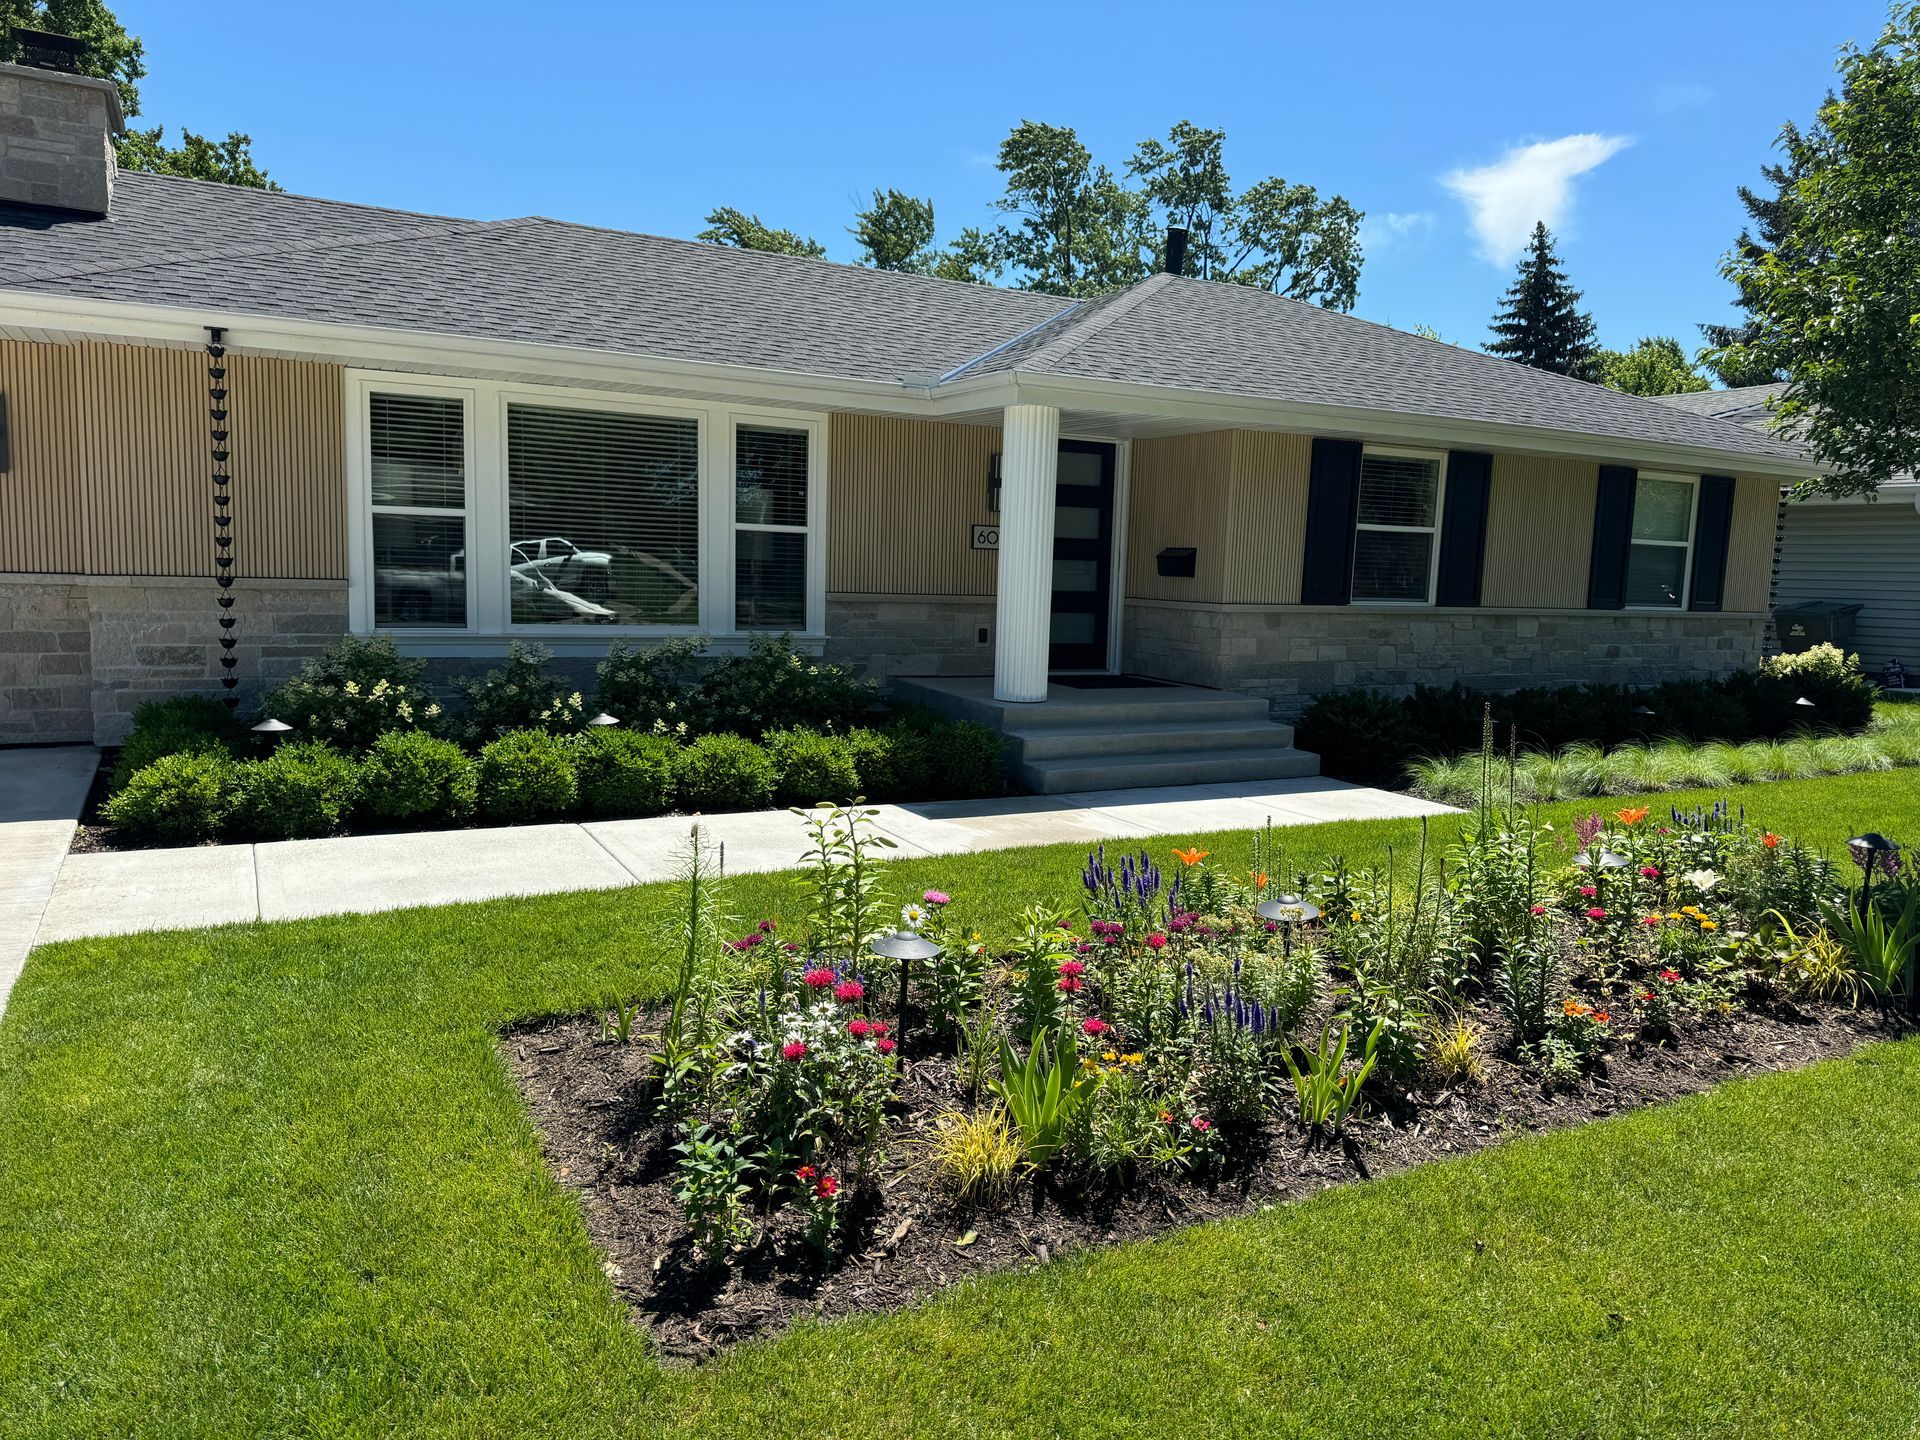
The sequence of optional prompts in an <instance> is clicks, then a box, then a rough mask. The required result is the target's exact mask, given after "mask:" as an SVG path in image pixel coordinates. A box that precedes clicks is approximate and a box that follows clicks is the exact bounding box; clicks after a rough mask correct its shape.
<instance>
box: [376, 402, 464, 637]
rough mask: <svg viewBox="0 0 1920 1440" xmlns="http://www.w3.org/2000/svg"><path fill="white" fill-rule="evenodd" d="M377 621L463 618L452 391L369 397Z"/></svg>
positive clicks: (457, 421) (457, 439)
mask: <svg viewBox="0 0 1920 1440" xmlns="http://www.w3.org/2000/svg"><path fill="white" fill-rule="evenodd" d="M367 407H368V408H367V421H368V434H369V441H370V444H369V451H370V459H371V471H372V485H371V495H372V501H373V514H372V530H373V535H372V539H373V619H374V623H375V624H376V625H401V626H439V627H454V628H458V627H461V626H464V625H465V624H466V623H467V517H466V505H467V439H466V432H467V422H466V416H467V410H466V402H465V401H464V400H462V399H460V398H459V397H457V396H447V395H404V394H386V393H382V392H378V391H376V392H374V393H373V394H371V395H369V396H368V397H367Z"/></svg>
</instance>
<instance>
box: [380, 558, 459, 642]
mask: <svg viewBox="0 0 1920 1440" xmlns="http://www.w3.org/2000/svg"><path fill="white" fill-rule="evenodd" d="M379 578H380V583H381V585H382V587H383V588H384V589H385V591H386V594H387V603H386V610H387V614H388V623H389V624H393V625H434V624H443V623H445V622H446V621H447V620H448V619H449V618H453V617H458V616H461V615H464V614H465V613H466V602H467V552H466V551H465V550H455V551H454V552H453V553H452V554H451V555H449V556H448V557H447V563H446V564H445V566H442V567H432V568H429V567H428V566H425V565H420V566H398V565H388V566H383V567H381V570H380V574H379ZM455 623H459V622H458V620H457V618H455Z"/></svg>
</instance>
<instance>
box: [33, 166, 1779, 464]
mask: <svg viewBox="0 0 1920 1440" xmlns="http://www.w3.org/2000/svg"><path fill="white" fill-rule="evenodd" d="M0 290H25V291H35V292H40V293H44V294H47V295H55V296H66V297H80V298H87V299H95V300H105V301H125V302H132V303H139V304H146V305H161V306H179V307H182V308H187V309H199V310H211V311H215V312H240V313H244V314H253V315H262V316H274V317H284V318H288V319H300V320H315V321H325V322H337V323H342V324H349V325H365V326H374V327H382V328H390V329H395V330H408V331H418V332H422V333H427V334H440V335H459V336H466V337H474V338H479V339H497V340H506V341H522V342H534V343H549V344H556V345H567V346H574V347H579V348H582V349H589V350H602V351H608V352H613V353H618V354H628V355H645V356H649V357H656V358H662V359H673V360H691V361H707V362H713V363H718V364H725V365H735V366H746V367H754V368H765V369H772V370H783V371H790V372H801V373H806V374H814V375H822V376H829V377H835V378H841V379H849V380H870V381H881V382H890V383H897V382H899V381H901V380H902V379H904V378H905V377H908V376H915V377H922V382H921V383H924V377H927V376H930V375H939V374H945V373H947V372H949V371H955V370H959V371H960V372H961V374H962V376H964V377H965V378H972V377H975V376H979V375H992V374H1004V373H1009V372H1017V373H1019V374H1022V375H1028V376H1035V377H1041V376H1056V377H1064V378H1086V379H1104V380H1116V381H1128V382H1134V383H1140V384H1146V385H1157V386H1165V387H1167V388H1169V389H1174V390H1182V391H1188V392H1198V393H1211V394H1219V395H1230V396H1236V397H1244V398H1249V399H1254V400H1263V399H1265V400H1274V401H1279V402H1292V403H1307V404H1322V405H1333V406H1344V407H1350V408H1354V409H1356V410H1360V411H1384V412H1390V413H1399V414H1407V415H1424V416H1432V417H1435V418H1438V419H1445V420H1465V421H1485V422H1490V423H1495V424H1502V425H1521V426H1536V427H1541V428H1545V429H1551V430H1556V431H1568V432H1574V433H1580V434H1587V435H1592V436H1595V437H1600V438H1603V439H1604V438H1614V439H1619V440H1623V441H1633V442H1639V443H1651V444H1670V445H1679V446H1687V447H1692V448H1696V449H1707V450H1715V451H1721V452H1730V453H1736V454H1738V453H1744V454H1750V455H1755V456H1765V457H1768V458H1770V459H1776V460H1777V459H1798V458H1800V452H1799V451H1797V450H1796V449H1795V448H1794V447H1792V446H1790V445H1788V444H1786V443H1784V442H1783V441H1781V440H1779V439H1778V438H1776V437H1774V436H1771V435H1767V434H1763V433H1760V432H1758V431H1756V430H1754V429H1751V428H1748V427H1746V426H1743V425H1741V424H1738V423H1735V422H1734V421H1732V420H1728V419H1722V418H1718V417H1716V416H1714V415H1712V414H1700V413H1695V412H1694V411H1693V410H1692V409H1690V408H1689V407H1686V406H1675V405H1669V404H1663V403H1660V402H1657V401H1653V400H1647V399H1641V398H1638V397H1635V396H1631V395H1622V394H1620V393H1618V392H1617V391H1612V390H1606V389H1603V388H1601V387H1599V386H1596V385H1588V384H1584V383H1582V382H1580V381H1577V380H1568V379H1565V378H1563V377H1560V376H1557V375H1550V374H1546V373H1544V372H1542V371H1538V370H1530V369H1527V368H1525V367H1524V366H1520V365H1515V364H1513V363H1512V362H1510V361H1506V360H1501V359H1498V358H1495V357H1493V356H1489V355H1485V354H1481V353H1480V352H1477V351H1473V350H1465V349H1461V348H1459V347H1457V346H1452V345H1446V344H1442V343H1440V342H1437V341H1431V340H1425V339H1422V338H1420V337H1419V336H1417V335H1409V334H1406V333H1404V332H1402V331H1398V330H1393V329H1389V328H1388V327H1386V326H1383V325H1375V324H1372V323H1370V322H1368V321H1364V320H1358V319H1355V318H1354V317H1353V316H1350V315H1342V314H1340V313H1338V312H1336V311H1332V310H1323V309H1321V308H1319V307H1317V306H1314V305H1308V304H1304V303H1302V302H1299V301H1294V300H1288V299H1285V298H1283V297H1281V296H1278V295H1273V294H1270V293H1268V292H1266V291H1263V290H1253V289H1249V288H1247V287H1245V286H1239V285H1221V284H1208V283H1205V282H1202V281H1197V280H1188V279H1183V278H1177V277H1173V276H1167V275H1159V276H1155V277H1153V278H1152V279H1150V280H1146V281H1143V282H1142V283H1141V284H1138V285H1135V286H1133V287H1132V288H1131V289H1129V290H1125V291H1122V292H1119V293H1117V294H1114V295H1109V296H1105V297H1103V298H1101V299H1099V300H1096V301H1091V302H1086V303H1081V304H1074V303H1072V302H1069V301H1066V300H1062V299H1059V298H1057V297H1054V296H1048V295H1039V294H1035V293H1033V292H1031V291H1025V290H1003V289H998V288H996V287H993V286H987V285H969V284H963V283H959V282H955V281H946V280H935V279H930V278H927V277H924V276H914V275H900V274H895V273H890V272H887V271H880V270H872V269H867V268H865V267H861V266H854V265H834V264H829V263H826V262H824V261H818V260H802V259H798V258H795V257H792V256H785V255H767V254H760V253H756V252H752V251H743V250H734V249H728V248H725V247H722V246H716V245H707V244H701V243H698V242H694V241H687V240H669V239H661V238H659V237H656V236H651V235H636V234H629V233H626V232H623V231H614V230H602V229H596V228H593V227H590V226H584V225H570V224H564V223H562V222H559V221H555V220H548V219H543V218H538V217H532V218H526V219H518V220H492V221H485V220H459V219H448V218H446V217H442V216H433V215H420V214H413V213H410V212H407V211H399V210H385V209H379V208H375V207H370V206H363V205H350V204H346V203H343V202H339V201H331V200H317V199H311V198H308V197H305V196H298V195H285V194H274V193H268V192H263V191H258V190H249V189H244V188H238V187H233V186H226V185H214V184H208V183H204V182H200V181H192V180H180V179H175V178H171V177H162V176H154V175H144V174H137V173H127V174H123V175H121V176H120V178H119V182H118V186H117V189H116V192H115V196H114V210H113V215H112V217H111V218H110V219H107V220H93V221H87V220H72V219H54V218H52V217H49V216H47V215H46V214H45V213H43V212H36V211H31V210H25V209H9V208H6V207H0ZM1036 327H1037V328H1036ZM236 338H238V337H236ZM239 343H244V341H240V342H239ZM956 378H959V377H956Z"/></svg>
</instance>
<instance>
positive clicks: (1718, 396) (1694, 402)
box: [1653, 384, 1787, 430]
mask: <svg viewBox="0 0 1920 1440" xmlns="http://www.w3.org/2000/svg"><path fill="white" fill-rule="evenodd" d="M1786 388H1787V387H1786V386H1785V385H1784V384H1773V385H1741V386H1737V387H1735V388H1734V389H1731V390H1693V391H1689V392H1688V393H1686V394H1684V395H1656V396H1654V397H1653V398H1654V399H1656V400H1658V401H1659V402H1660V403H1661V404H1662V405H1671V406H1673V408H1674V409H1676V410H1685V411H1687V412H1689V413H1690V414H1694V415H1713V416H1716V417H1718V418H1719V419H1722V420H1731V421H1733V422H1734V423H1735V424H1736V425H1745V426H1747V427H1748V428H1750V429H1753V430H1766V429H1768V428H1770V427H1771V424H1772V421H1773V412H1772V411H1771V410H1769V409H1768V408H1767V402H1768V401H1769V400H1772V399H1773V398H1774V397H1776V396H1778V395H1781V394H1783V393H1785V391H1786Z"/></svg>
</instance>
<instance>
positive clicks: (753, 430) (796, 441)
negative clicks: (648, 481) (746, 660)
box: [733, 425, 809, 630]
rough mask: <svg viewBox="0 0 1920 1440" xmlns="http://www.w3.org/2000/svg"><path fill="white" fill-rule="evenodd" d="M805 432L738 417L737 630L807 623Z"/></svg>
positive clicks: (735, 467) (735, 493)
mask: <svg viewBox="0 0 1920 1440" xmlns="http://www.w3.org/2000/svg"><path fill="white" fill-rule="evenodd" d="M808 439H809V436H808V433H807V432H806V431H805V430H786V429H780V428H777V427H774V426H768V425H741V426H739V427H738V428H737V429H736V430H735V431H734V441H733V523H734V531H735V534H734V551H733V570H734V575H733V609H734V625H735V626H736V627H737V628H738V629H741V630H804V629H805V628H806V625H807V512H808V499H809V495H808V478H807V477H808V456H807V442H808Z"/></svg>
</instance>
